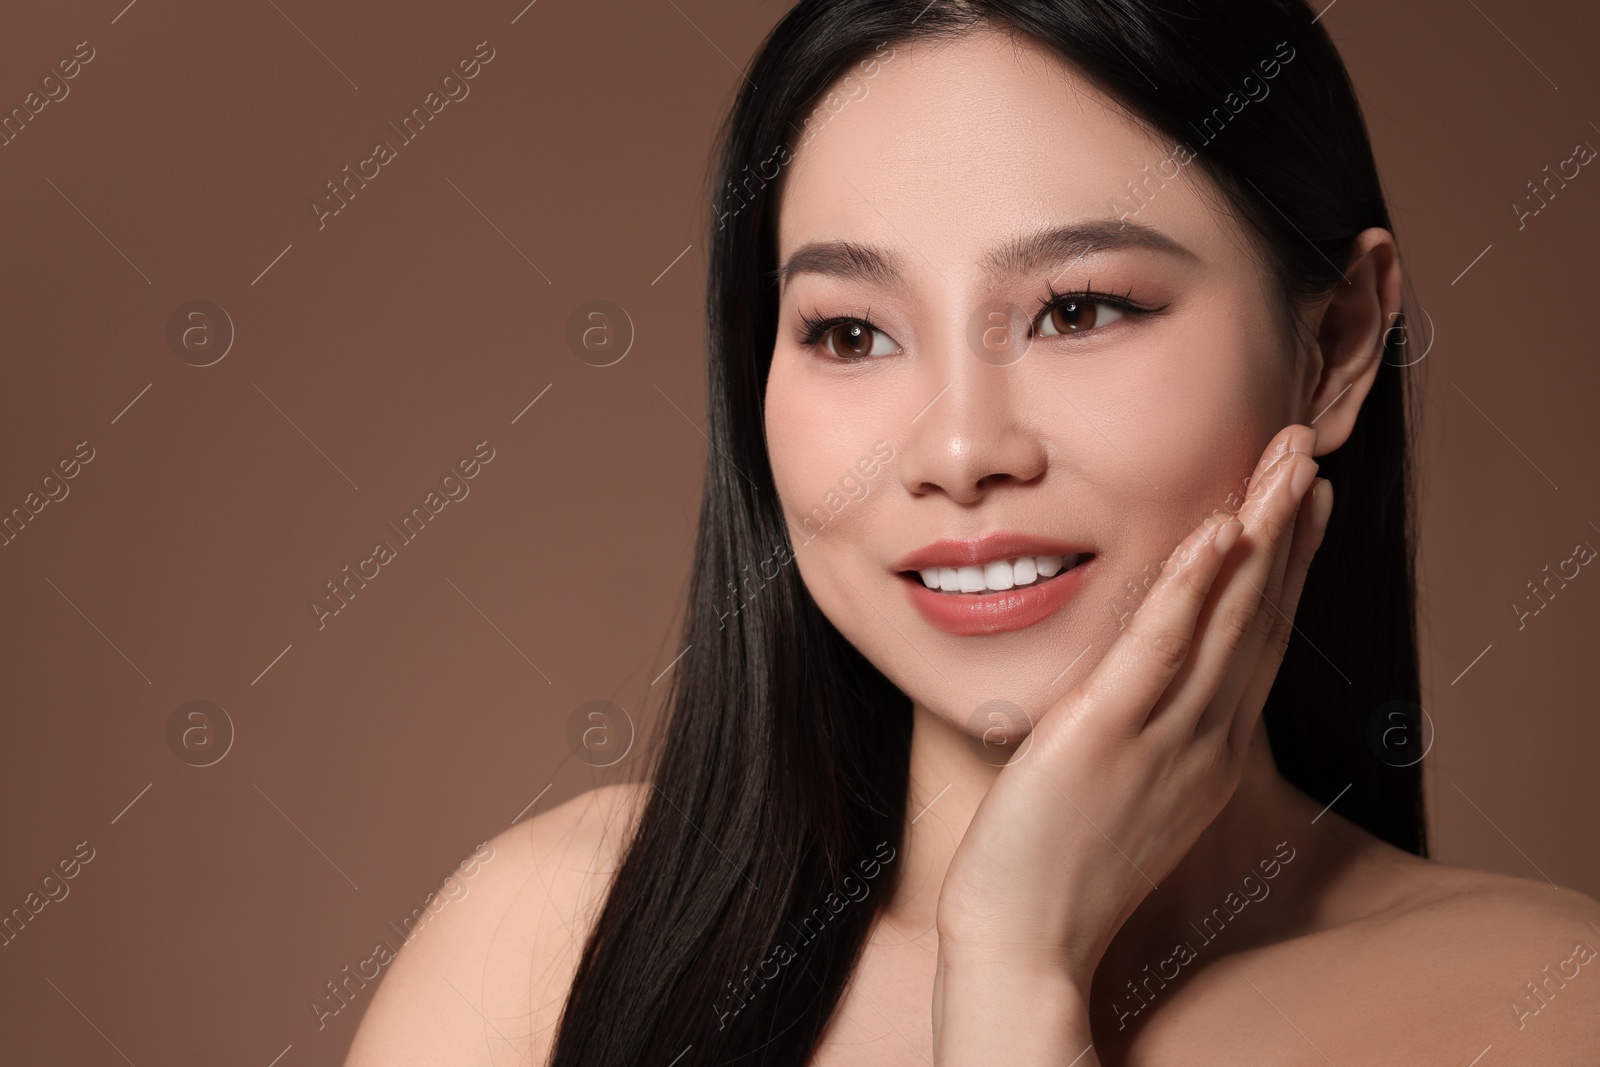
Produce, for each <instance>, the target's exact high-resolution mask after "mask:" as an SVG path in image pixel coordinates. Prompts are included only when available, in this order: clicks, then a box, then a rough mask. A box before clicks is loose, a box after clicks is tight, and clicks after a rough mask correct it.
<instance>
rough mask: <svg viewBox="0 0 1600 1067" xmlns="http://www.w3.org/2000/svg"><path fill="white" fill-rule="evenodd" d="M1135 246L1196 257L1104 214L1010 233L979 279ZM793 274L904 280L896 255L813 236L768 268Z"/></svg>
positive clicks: (889, 284)
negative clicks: (1016, 234) (1101, 217)
mask: <svg viewBox="0 0 1600 1067" xmlns="http://www.w3.org/2000/svg"><path fill="white" fill-rule="evenodd" d="M1135 248H1142V249H1148V250H1151V251H1154V252H1159V253H1161V254H1163V255H1167V256H1171V257H1173V258H1175V259H1181V260H1186V261H1189V262H1198V261H1199V259H1200V257H1199V256H1197V255H1195V254H1194V252H1192V251H1190V250H1189V249H1188V248H1187V247H1185V246H1184V245H1182V244H1180V243H1178V241H1176V240H1174V239H1173V238H1171V237H1169V236H1167V235H1166V234H1164V233H1162V232H1161V231H1160V230H1157V229H1153V228H1151V227H1149V226H1146V225H1144V224H1143V223H1138V222H1128V221H1126V220H1123V221H1120V222H1119V221H1113V220H1109V219H1105V220H1095V221H1093V222H1075V223H1067V224H1065V225H1059V226H1047V227H1045V228H1044V229H1041V230H1037V231H1035V232H1034V233H1031V234H1027V235H1025V236H1021V237H1016V238H1013V239H1012V240H1010V241H1007V242H1006V243H1005V244H1003V245H1000V246H999V247H997V248H994V249H992V250H991V251H990V252H988V253H987V254H986V255H985V256H984V257H983V259H982V260H981V261H980V267H981V269H982V271H983V276H984V278H985V280H986V281H988V282H990V283H994V282H999V281H1003V280H1005V279H1006V278H1009V277H1015V276H1016V275H1019V274H1032V273H1036V272H1037V271H1038V270H1039V269H1040V268H1042V267H1047V266H1053V265H1056V264H1059V263H1065V262H1067V261H1070V260H1074V259H1078V258H1081V257H1083V256H1087V255H1090V254H1092V253H1095V252H1106V251H1118V250H1122V249H1135ZM797 274H821V275H826V276H828V277H833V278H841V279H844V280H846V281H857V282H863V283H866V284H869V285H878V286H881V287H883V288H887V289H892V288H895V287H897V286H900V285H901V284H902V283H903V280H904V275H903V273H902V271H901V268H900V263H899V257H898V256H896V255H895V254H894V253H892V252H887V251H884V250H883V249H879V248H875V247H873V246H871V245H863V244H857V243H855V242H854V241H813V242H811V243H810V244H805V245H802V246H800V247H799V248H797V249H796V250H795V252H794V254H793V255H791V256H790V257H789V258H788V260H786V261H785V262H784V264H783V265H782V266H781V267H778V268H777V269H776V270H774V271H773V272H772V276H773V277H774V278H775V279H776V280H777V282H778V285H779V288H780V290H781V289H782V287H783V286H786V285H787V284H788V283H789V279H791V278H793V277H794V276H795V275H797Z"/></svg>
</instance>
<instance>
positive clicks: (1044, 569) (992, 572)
mask: <svg viewBox="0 0 1600 1067" xmlns="http://www.w3.org/2000/svg"><path fill="white" fill-rule="evenodd" d="M1086 558H1087V556H1086V554H1084V553H1082V552H1079V553H1076V554H1074V555H1070V556H1018V557H1016V558H1015V559H1002V560H996V561H995V562H993V563H986V564H984V565H983V566H981V567H978V566H973V567H927V568H924V569H923V570H921V571H918V572H917V574H918V575H919V576H920V577H921V578H922V584H923V585H925V586H927V587H928V588H929V589H935V590H938V591H940V592H945V593H956V594H961V595H973V594H977V595H982V594H984V593H1003V592H1005V591H1006V590H1008V589H1017V588H1021V587H1023V586H1029V585H1036V584H1038V583H1040V582H1044V581H1048V580H1049V579H1051V578H1054V577H1055V576H1056V575H1057V574H1059V573H1061V572H1062V571H1064V570H1071V569H1072V568H1073V567H1076V566H1077V565H1078V564H1079V563H1081V562H1083V561H1084V560H1085V559H1086Z"/></svg>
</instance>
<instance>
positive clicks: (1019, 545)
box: [890, 530, 1092, 571]
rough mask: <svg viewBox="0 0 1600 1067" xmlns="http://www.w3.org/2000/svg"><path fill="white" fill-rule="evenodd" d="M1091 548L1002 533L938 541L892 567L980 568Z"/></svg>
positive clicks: (1009, 532) (1053, 540) (918, 569)
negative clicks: (969, 538) (1023, 557)
mask: <svg viewBox="0 0 1600 1067" xmlns="http://www.w3.org/2000/svg"><path fill="white" fill-rule="evenodd" d="M1090 551H1092V549H1090V548H1089V546H1088V545H1080V544H1075V543H1074V542H1072V541H1063V540H1061V539H1059V538H1055V537H1040V536H1039V535H1037V534H1030V533H1022V532H1021V531H1018V530H1001V531H999V532H997V533H992V534H985V535H984V536H982V537H979V538H976V539H974V540H970V541H935V542H934V543H933V544H931V545H925V546H923V547H922V548H919V549H917V550H916V551H915V552H908V553H906V554H905V555H904V556H901V557H900V558H899V559H897V560H895V561H894V563H892V564H890V566H891V567H892V568H893V569H894V570H897V571H920V570H926V569H927V568H929V567H981V566H983V565H984V564H985V563H993V562H994V561H996V560H1002V559H1015V558H1016V557H1018V556H1076V555H1079V554H1082V553H1085V552H1090Z"/></svg>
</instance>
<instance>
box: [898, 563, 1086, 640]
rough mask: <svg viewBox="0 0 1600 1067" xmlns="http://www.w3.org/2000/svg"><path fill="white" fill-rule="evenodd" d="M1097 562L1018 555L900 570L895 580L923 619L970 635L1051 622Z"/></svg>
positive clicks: (965, 635) (1080, 587) (963, 635)
mask: <svg viewBox="0 0 1600 1067" xmlns="http://www.w3.org/2000/svg"><path fill="white" fill-rule="evenodd" d="M1096 558H1097V557H1095V556H1094V555H1092V554H1089V553H1074V554H1072V555H1067V556H1054V555H1047V556H1019V557H1014V558H1012V559H1005V560H996V561H994V562H992V563H986V564H984V565H982V566H977V565H971V566H962V567H929V568H926V569H924V570H921V571H901V572H899V579H900V581H901V582H902V583H903V584H904V585H905V589H906V596H907V597H909V598H910V600H911V605H912V607H913V608H915V609H916V611H917V613H918V614H919V615H921V616H922V617H923V619H925V620H926V621H927V622H929V623H930V624H932V625H933V626H935V627H937V628H938V629H940V630H943V631H944V632H946V633H948V634H954V635H955V636H957V637H975V636H979V635H983V634H996V633H1006V632H1010V631H1013V630H1022V629H1026V628H1027V627H1030V626H1035V625H1037V624H1039V623H1041V622H1043V621H1044V620H1046V619H1048V618H1050V617H1051V616H1052V615H1054V614H1055V613H1056V612H1057V611H1059V610H1061V608H1062V607H1064V606H1065V605H1066V604H1067V602H1068V601H1070V600H1071V599H1072V597H1073V596H1074V595H1075V594H1076V593H1077V592H1078V591H1079V590H1081V589H1082V588H1083V586H1084V583H1085V582H1086V581H1087V580H1088V577H1089V573H1090V572H1091V571H1092V570H1093V569H1094V567H1093V564H1094V560H1095V559H1096Z"/></svg>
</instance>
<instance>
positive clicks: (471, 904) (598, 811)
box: [345, 783, 649, 1067]
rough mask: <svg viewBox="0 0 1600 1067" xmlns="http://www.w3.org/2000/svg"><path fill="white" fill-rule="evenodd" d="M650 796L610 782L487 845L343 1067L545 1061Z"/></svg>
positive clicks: (374, 1005)
mask: <svg viewBox="0 0 1600 1067" xmlns="http://www.w3.org/2000/svg"><path fill="white" fill-rule="evenodd" d="M648 792H649V786H648V785H640V784H636V783H628V784H623V785H610V786H602V787H600V788H598V789H594V790H590V791H589V792H586V793H583V794H580V795H579V796H577V797H574V798H573V799H572V800H569V801H567V802H566V803H564V804H560V805H558V806H556V807H554V808H552V809H551V810H550V811H548V812H545V813H543V814H540V815H536V816H533V817H531V818H528V819H525V820H523V821H521V822H519V823H517V824H516V825H514V826H512V827H511V828H510V829H508V830H505V831H504V832H502V833H500V834H499V835H497V836H495V837H494V838H491V839H490V840H489V842H488V844H487V845H486V846H485V847H483V848H480V849H479V853H476V854H475V855H478V854H484V855H486V856H487V858H486V859H484V860H482V862H481V864H480V866H479V869H478V870H477V872H476V873H475V876H474V877H472V878H471V879H470V881H468V882H467V883H466V886H467V892H466V893H464V894H463V895H460V896H459V897H458V898H453V902H452V903H451V904H450V905H449V906H448V907H443V908H440V910H439V911H438V913H437V916H436V917H434V918H432V919H430V921H429V922H428V923H427V925H426V926H425V927H424V928H422V929H420V930H419V931H418V933H417V935H416V936H415V937H414V938H412V939H411V940H409V941H407V943H406V944H405V946H404V947H403V948H402V949H401V950H400V951H399V952H398V953H397V954H396V955H395V957H394V962H393V963H391V964H389V965H388V967H387V971H388V973H387V974H385V975H384V976H383V978H382V980H381V983H380V985H379V986H378V990H377V992H376V994H375V995H374V997H373V999H372V1002H371V1004H370V1006H369V1007H368V1009H367V1013H366V1015H365V1017H363V1019H362V1020H361V1026H360V1029H359V1030H358V1031H357V1033H356V1037H355V1042H354V1044H353V1045H352V1046H351V1049H350V1053H349V1056H348V1058H347V1059H346V1060H345V1065H346V1067H376V1065H379V1064H381V1065H383V1067H407V1065H411V1064H416V1065H422V1064H428V1065H445V1067H492V1065H498V1064H502V1063H507V1062H518V1063H533V1064H542V1063H544V1062H545V1061H546V1060H547V1059H548V1057H549V1050H550V1042H551V1040H552V1038H553V1036H554V1027H555V1023H556V1021H557V1020H558V1019H559V1018H560V1013H561V1008H562V1006H563V1003H564V1001H565V994H566V989H567V987H568V985H569V984H570V983H571V980H572V975H573V972H574V969H575V968H576V966H577V961H578V957H579V954H580V953H581V952H582V950H583V944H584V941H585V940H586V938H587V937H588V934H589V931H590V929H591V927H592V926H593V923H594V920H595V917H596V916H597V915H598V912H599V905H600V903H601V902H602V901H603V900H604V898H605V893H606V891H607V889H608V888H609V886H610V884H611V878H612V875H613V874H614V873H615V872H616V868H617V864H618V862H619V860H620V858H621V854H622V850H623V848H624V846H625V845H626V844H627V842H628V840H629V838H630V836H631V834H632V831H633V828H634V826H635V825H636V824H637V819H638V816H639V813H640V811H641V810H642V807H643V801H644V799H645V797H646V796H647V795H648Z"/></svg>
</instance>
